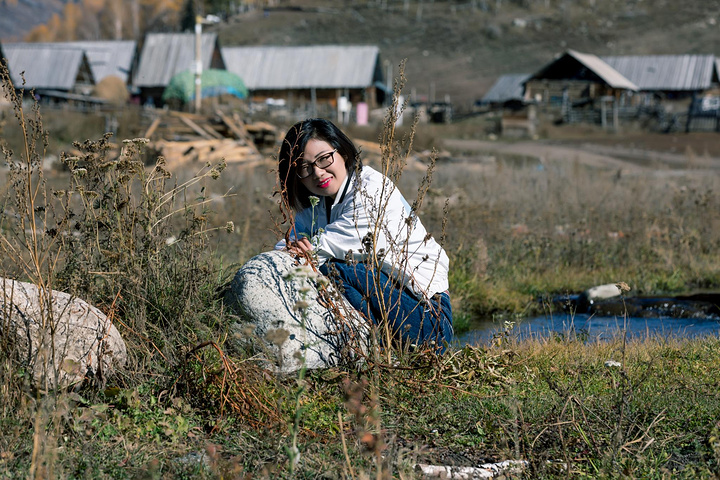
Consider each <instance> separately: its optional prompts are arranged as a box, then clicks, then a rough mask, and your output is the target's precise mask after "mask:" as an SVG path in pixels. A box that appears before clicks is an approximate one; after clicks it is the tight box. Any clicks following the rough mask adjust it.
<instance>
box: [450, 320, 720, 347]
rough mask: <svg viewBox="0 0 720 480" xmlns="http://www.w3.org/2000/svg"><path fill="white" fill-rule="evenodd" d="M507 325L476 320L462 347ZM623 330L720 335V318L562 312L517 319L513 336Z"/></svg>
mask: <svg viewBox="0 0 720 480" xmlns="http://www.w3.org/2000/svg"><path fill="white" fill-rule="evenodd" d="M504 328H505V326H504V324H503V322H502V321H499V322H494V321H488V322H481V323H477V324H474V325H472V327H471V330H470V331H469V332H466V333H464V334H461V335H459V336H458V337H457V341H458V343H459V344H460V346H464V345H487V344H489V343H490V342H491V341H492V339H493V337H494V336H495V335H497V334H499V333H501V332H502V331H503V330H504ZM624 330H627V334H628V338H645V337H648V336H655V337H657V336H661V337H676V338H693V337H698V336H702V335H718V334H720V320H718V319H717V318H700V319H698V318H673V317H652V318H637V317H627V318H623V317H597V316H593V315H581V314H578V315H575V316H570V315H562V314H560V315H554V316H539V317H531V318H526V319H520V320H517V321H516V322H515V325H514V327H513V329H512V332H511V335H512V336H513V337H518V338H519V339H526V338H532V337H540V338H551V337H553V336H557V335H560V336H568V335H574V336H575V337H577V338H581V339H583V340H586V341H589V342H592V341H598V340H604V339H611V338H614V337H617V335H618V334H621V333H622V332H623V331H624Z"/></svg>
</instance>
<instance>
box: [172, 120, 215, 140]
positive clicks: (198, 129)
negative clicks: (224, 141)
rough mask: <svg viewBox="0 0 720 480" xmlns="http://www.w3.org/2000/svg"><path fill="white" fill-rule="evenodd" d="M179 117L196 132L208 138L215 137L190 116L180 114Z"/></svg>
mask: <svg viewBox="0 0 720 480" xmlns="http://www.w3.org/2000/svg"><path fill="white" fill-rule="evenodd" d="M179 118H180V120H181V121H182V122H183V123H184V124H185V125H187V126H188V127H190V128H191V129H192V130H193V131H194V132H195V133H197V134H198V135H200V136H201V137H203V138H205V139H207V140H212V138H213V137H212V136H210V134H209V133H207V132H206V131H205V130H203V129H202V128H200V126H199V125H198V124H197V123H195V122H193V121H192V120H190V119H189V118H187V117H184V116H180V117H179Z"/></svg>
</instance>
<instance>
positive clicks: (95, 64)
mask: <svg viewBox="0 0 720 480" xmlns="http://www.w3.org/2000/svg"><path fill="white" fill-rule="evenodd" d="M54 45H65V46H69V47H77V48H81V49H82V50H83V51H84V52H85V55H87V57H88V61H89V62H90V69H91V70H92V73H93V77H94V78H95V83H100V82H101V81H102V80H103V79H104V78H107V77H109V76H115V77H118V78H120V80H122V81H123V83H124V84H126V85H127V84H129V83H130V80H131V79H132V76H131V75H132V71H133V66H134V64H135V59H136V56H137V43H136V42H134V41H132V40H106V41H105V40H102V41H85V42H56V43H54Z"/></svg>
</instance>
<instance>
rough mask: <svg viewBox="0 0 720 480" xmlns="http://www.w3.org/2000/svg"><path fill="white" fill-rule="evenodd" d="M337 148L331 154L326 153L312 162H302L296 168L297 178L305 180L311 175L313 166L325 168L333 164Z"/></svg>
mask: <svg viewBox="0 0 720 480" xmlns="http://www.w3.org/2000/svg"><path fill="white" fill-rule="evenodd" d="M336 152H337V148H336V149H335V150H333V151H332V152H328V153H326V154H325V155H322V156H321V157H318V158H316V159H315V161H313V162H303V163H301V164H300V165H298V167H297V176H298V178H300V179H303V178H307V177H309V176H310V175H312V174H313V171H314V170H315V166H317V167H318V168H327V167H329V166H330V165H332V164H333V162H335V153H336Z"/></svg>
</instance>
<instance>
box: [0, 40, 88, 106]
mask: <svg viewBox="0 0 720 480" xmlns="http://www.w3.org/2000/svg"><path fill="white" fill-rule="evenodd" d="M3 52H4V57H5V58H6V59H7V61H8V68H9V69H10V78H11V79H12V81H13V84H14V86H15V88H16V89H20V88H22V89H24V90H25V91H27V92H29V91H30V90H34V92H35V95H37V96H38V97H39V98H40V99H41V101H60V100H70V101H84V100H85V99H84V98H83V97H85V96H89V95H90V94H91V93H92V90H93V87H94V85H95V77H94V76H93V73H92V69H91V68H90V61H89V60H88V57H87V55H86V54H85V51H84V50H83V49H82V48H79V47H75V46H68V45H63V44H54V43H6V44H3Z"/></svg>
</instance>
